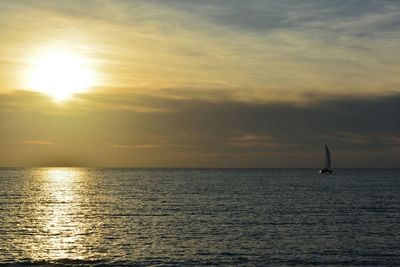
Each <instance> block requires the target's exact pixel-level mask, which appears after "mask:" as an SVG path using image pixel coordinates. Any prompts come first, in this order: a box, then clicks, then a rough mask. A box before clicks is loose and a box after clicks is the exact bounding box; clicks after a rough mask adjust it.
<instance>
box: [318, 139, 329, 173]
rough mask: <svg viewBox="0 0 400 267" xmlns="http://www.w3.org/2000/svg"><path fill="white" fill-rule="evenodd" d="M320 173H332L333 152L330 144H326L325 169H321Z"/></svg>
mask: <svg viewBox="0 0 400 267" xmlns="http://www.w3.org/2000/svg"><path fill="white" fill-rule="evenodd" d="M319 173H320V174H332V170H331V152H330V151H329V148H328V145H325V169H322V170H319Z"/></svg>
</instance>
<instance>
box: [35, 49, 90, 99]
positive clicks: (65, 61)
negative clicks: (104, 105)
mask: <svg viewBox="0 0 400 267" xmlns="http://www.w3.org/2000/svg"><path fill="white" fill-rule="evenodd" d="M94 83H95V73H94V70H93V67H92V66H91V64H90V61H89V59H87V58H85V57H84V56H81V55H79V54H76V53H73V52H70V51H67V50H47V51H46V52H45V53H41V54H39V55H37V56H36V57H35V58H34V59H33V60H32V64H31V68H30V70H29V72H28V75H27V86H28V87H29V88H30V89H31V90H34V91H37V92H40V93H43V94H46V95H48V96H50V97H52V98H53V99H54V100H56V101H63V100H66V99H68V98H70V97H71V96H72V95H73V94H75V93H81V92H85V91H87V90H89V89H90V87H91V86H93V85H94Z"/></svg>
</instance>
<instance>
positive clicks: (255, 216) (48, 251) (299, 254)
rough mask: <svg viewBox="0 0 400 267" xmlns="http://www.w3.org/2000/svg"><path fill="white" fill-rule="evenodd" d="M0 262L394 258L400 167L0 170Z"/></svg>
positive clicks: (399, 223) (302, 262) (296, 262)
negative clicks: (326, 171)
mask: <svg viewBox="0 0 400 267" xmlns="http://www.w3.org/2000/svg"><path fill="white" fill-rule="evenodd" d="M0 264H4V265H17V266H18V265H24V266H26V265H30V264H38V265H49V266H52V265H56V266H63V265H67V266H69V265H72V266H73V265H94V266H113V265H115V266H123V265H127V266H203V265H207V266H310V265H312V266H400V170H395V169H392V170H358V169H346V170H336V171H335V173H334V174H333V175H330V176H321V175H318V174H317V170H313V169H276V170H275V169H75V168H61V169H58V168H47V169H46V168H43V169H0Z"/></svg>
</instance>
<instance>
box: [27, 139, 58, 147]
mask: <svg viewBox="0 0 400 267" xmlns="http://www.w3.org/2000/svg"><path fill="white" fill-rule="evenodd" d="M23 143H24V144H27V145H40V146H52V145H55V143H54V142H51V141H46V140H26V141H24V142H23Z"/></svg>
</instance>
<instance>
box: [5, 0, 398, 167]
mask: <svg viewBox="0 0 400 267" xmlns="http://www.w3.org/2000/svg"><path fill="white" fill-rule="evenodd" d="M399 25H400V3H399V2H398V1H383V0H382V1H380V0H377V1H363V0H354V1H339V0H337V1H336V0H329V1H328V0H305V1H289V0H283V1H272V0H271V1H269V0H249V1H239V0H231V1H228V0H226V1H208V0H205V1H195V0H185V1H184V0H158V1H157V0H146V1H134V0H132V1H123V0H115V1H106V0H88V1H77V0H70V1H46V0H43V1H35V0H26V1H22V0H10V1H8V0H2V1H1V2H0V35H1V39H0V104H1V106H0V122H1V126H0V138H1V140H0V149H1V152H0V166H45V165H79V166H134V167H137V166H139V167H140V166H144V167H149V166H152V167H155V166H159V167H199V166H200V167H206V166H211V167H215V166H216V167H235V166H243V167H255V166H256V167H274V166H277V167H282V166H283V167H285V166H295V167H301V166H306V167H308V166H314V165H318V164H320V151H321V150H322V149H321V148H322V147H323V144H324V143H330V144H332V145H333V152H335V148H336V153H338V154H339V155H340V158H339V166H364V165H368V164H369V162H373V163H375V164H376V166H394V165H396V164H398V163H399V161H398V159H396V157H395V155H396V153H398V151H399V145H400V142H399V140H400V134H399V132H400V131H399V127H398V126H396V125H397V124H398V123H396V119H395V117H396V116H398V115H399V114H400V112H399V109H398V108H397V107H398V104H399V97H398V95H399V93H400V78H399V77H400V76H399V71H400V49H399V38H400V31H399ZM57 51H59V52H57ZM60 51H62V52H60ZM57 53H58V54H62V56H65V55H71V54H73V55H76V57H75V59H76V60H75V61H79V62H81V61H82V62H83V61H84V62H85V63H84V64H86V63H87V64H88V65H90V66H89V67H88V69H89V70H90V72H91V73H92V74H93V77H94V78H93V79H92V80H91V81H90V84H89V83H88V84H89V86H85V87H86V88H85V90H76V92H77V93H75V94H74V95H72V96H71V97H68V99H63V100H65V101H55V99H54V98H55V96H54V94H53V95H52V94H49V93H48V92H47V93H45V94H43V92H44V90H43V89H42V90H37V88H35V86H34V83H33V82H32V81H31V82H29V81H30V78H29V77H30V76H32V75H33V74H32V73H36V72H37V69H38V67H37V65H40V64H42V65H43V61H44V58H49V57H50V56H49V55H52V54H57ZM40 55H41V56H40ZM62 56H61V57H62ZM51 60H52V59H50V62H52V61H51ZM75 61H73V62H72V63H71V67H70V68H67V66H66V64H65V62H63V64H59V65H58V66H57V65H56V66H54V67H52V65H51V64H50V67H48V66H47V65H46V66H47V67H46V68H42V69H41V75H42V76H41V77H42V78H40V81H39V83H38V84H39V85H37V86H36V87H41V86H42V87H43V84H46V85H47V87H48V88H50V90H53V89H52V88H53V87H57V89H56V90H58V91H57V94H60V92H61V91H63V90H64V88H67V89H68V88H69V87H74V86H75V87H79V84H78V85H76V84H74V83H73V84H72V85H73V86H72V85H71V84H70V82H71V81H76V80H79V79H76V76H73V75H71V73H74V72H77V73H85V71H82V70H80V69H79V68H77V67H75V66H74V64H73V63H74V62H75ZM79 64H80V63H79ZM79 64H78V65H79ZM35 68H36V69H35ZM35 71H36V72H35ZM63 73H68V75H69V76H67V78H65V77H64V75H63ZM85 75H86V76H87V74H85ZM47 77H48V78H47ZM71 77H72V78H71ZM73 77H75V79H73ZM27 81H28V82H27ZM54 81H55V84H54ZM39 89H40V88H39ZM67 89H65V90H67ZM65 90H64V91H65ZM49 96H50V97H49ZM396 101H397V102H396ZM321 124H322V125H321ZM335 146H336V147H335ZM299 158H300V159H299ZM396 166H397V165H396Z"/></svg>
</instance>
